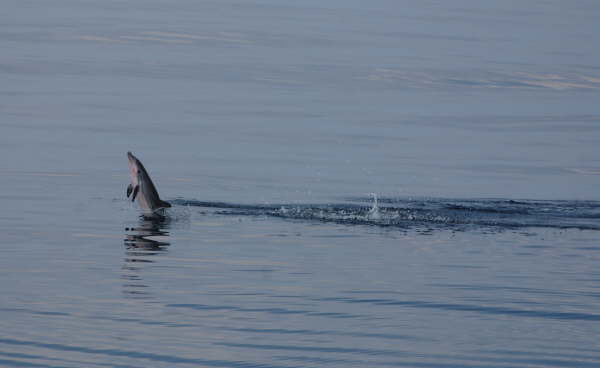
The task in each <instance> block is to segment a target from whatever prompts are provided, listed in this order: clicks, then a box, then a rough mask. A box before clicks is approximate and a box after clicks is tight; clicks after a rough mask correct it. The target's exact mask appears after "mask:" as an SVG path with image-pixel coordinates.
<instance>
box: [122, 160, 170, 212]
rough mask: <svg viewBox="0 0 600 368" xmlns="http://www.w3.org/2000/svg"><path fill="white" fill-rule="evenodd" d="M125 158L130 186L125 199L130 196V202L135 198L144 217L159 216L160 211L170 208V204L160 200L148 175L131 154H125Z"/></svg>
mask: <svg viewBox="0 0 600 368" xmlns="http://www.w3.org/2000/svg"><path fill="white" fill-rule="evenodd" d="M127 158H128V159H129V174H130V175H131V184H129V185H128V186H127V198H129V196H131V201H132V202H133V201H135V199H136V198H137V200H138V204H139V205H140V207H141V208H142V211H143V213H144V216H154V215H161V211H162V210H163V209H164V208H169V207H171V204H170V203H169V202H165V201H163V200H161V199H160V197H159V196H158V191H156V187H155V186H154V184H153V183H152V179H150V175H148V172H147V171H146V169H145V168H144V165H142V163H141V162H140V160H138V159H137V157H135V156H134V155H133V154H132V153H131V152H127Z"/></svg>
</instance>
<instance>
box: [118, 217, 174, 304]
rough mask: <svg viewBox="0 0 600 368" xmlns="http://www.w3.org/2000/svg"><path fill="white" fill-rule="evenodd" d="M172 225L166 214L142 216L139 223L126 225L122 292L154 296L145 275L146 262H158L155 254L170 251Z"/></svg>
mask: <svg viewBox="0 0 600 368" xmlns="http://www.w3.org/2000/svg"><path fill="white" fill-rule="evenodd" d="M169 226H170V220H169V219H168V218H165V217H151V218H148V217H141V218H140V220H139V224H138V225H137V226H135V227H126V228H125V239H124V245H125V263H124V264H123V267H122V273H121V279H123V280H124V284H123V294H125V295H126V296H127V297H131V298H136V299H140V298H141V299H147V298H150V297H151V295H150V293H149V292H148V291H147V290H148V285H147V283H146V282H144V279H143V277H142V273H143V270H144V267H145V266H144V265H146V264H150V263H154V262H156V256H159V255H161V254H165V253H166V252H167V249H168V247H169V244H170V242H169V241H168V240H169V232H168V229H169Z"/></svg>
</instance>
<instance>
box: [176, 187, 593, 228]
mask: <svg viewBox="0 0 600 368" xmlns="http://www.w3.org/2000/svg"><path fill="white" fill-rule="evenodd" d="M171 203H172V204H174V205H179V206H188V207H201V208H204V209H205V210H207V211H212V212H213V213H215V214H219V215H234V216H269V217H278V218H284V219H294V220H308V221H319V222H335V223H341V224H348V225H370V226H379V227H394V228H398V229H414V228H421V229H432V230H433V229H439V228H449V229H453V230H468V229H471V228H482V229H486V230H492V231H493V230H501V229H521V228H553V229H580V230H600V202H597V201H529V200H519V201H515V200H508V199H481V200H462V199H437V198H433V199H430V198H428V199H406V198H377V196H374V195H373V197H351V198H346V199H344V202H342V203H328V204H285V203H284V204H242V203H228V202H211V201H198V200H188V199H182V198H177V199H175V200H172V201H171Z"/></svg>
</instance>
